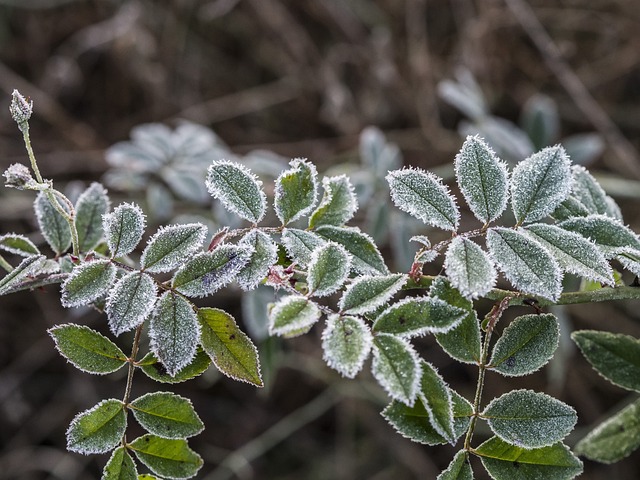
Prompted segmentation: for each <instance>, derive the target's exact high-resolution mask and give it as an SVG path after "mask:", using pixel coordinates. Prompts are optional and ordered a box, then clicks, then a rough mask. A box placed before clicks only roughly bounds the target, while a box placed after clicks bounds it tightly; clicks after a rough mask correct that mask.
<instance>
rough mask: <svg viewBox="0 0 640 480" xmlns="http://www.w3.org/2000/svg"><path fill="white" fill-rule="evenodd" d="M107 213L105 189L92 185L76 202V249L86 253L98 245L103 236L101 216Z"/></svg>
mask: <svg viewBox="0 0 640 480" xmlns="http://www.w3.org/2000/svg"><path fill="white" fill-rule="evenodd" d="M108 211H109V197H108V196H107V191H106V190H105V188H104V187H103V186H102V185H101V184H99V183H97V182H94V183H92V184H91V185H90V186H89V188H87V189H86V190H85V191H84V192H82V194H80V196H79V197H78V201H77V202H76V218H75V224H76V230H77V231H78V247H79V249H80V251H81V252H88V251H89V250H92V249H93V248H95V247H96V245H98V243H100V240H102V237H103V235H104V231H103V230H102V216H103V215H105V214H106V213H107V212H108Z"/></svg>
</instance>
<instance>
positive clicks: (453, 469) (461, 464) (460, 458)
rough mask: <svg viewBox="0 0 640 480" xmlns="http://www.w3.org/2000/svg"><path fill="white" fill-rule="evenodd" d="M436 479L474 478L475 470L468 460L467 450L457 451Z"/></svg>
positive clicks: (464, 479)
mask: <svg viewBox="0 0 640 480" xmlns="http://www.w3.org/2000/svg"><path fill="white" fill-rule="evenodd" d="M436 480H473V471H472V470H471V465H470V464H469V462H468V461H467V452H466V450H460V451H459V452H458V453H456V454H455V456H454V457H453V460H451V463H450V464H449V466H448V467H447V469H446V470H443V471H442V472H441V473H440V475H438V477H437V478H436Z"/></svg>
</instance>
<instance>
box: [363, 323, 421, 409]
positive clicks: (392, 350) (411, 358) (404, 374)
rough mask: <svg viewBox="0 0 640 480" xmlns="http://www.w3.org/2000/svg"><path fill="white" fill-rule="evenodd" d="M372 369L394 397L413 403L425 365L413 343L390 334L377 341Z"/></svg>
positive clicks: (410, 404)
mask: <svg viewBox="0 0 640 480" xmlns="http://www.w3.org/2000/svg"><path fill="white" fill-rule="evenodd" d="M371 371H372V373H373V376H374V377H375V378H376V380H377V381H378V383H379V384H380V385H381V386H382V388H384V389H385V390H386V392H387V393H388V394H389V396H390V397H391V398H393V399H394V400H399V401H401V402H403V403H405V404H406V405H408V406H413V405H414V403H415V400H416V396H417V394H418V389H419V387H420V377H421V375H422V365H421V363H420V358H419V357H418V354H417V353H416V351H415V350H414V349H413V347H412V346H411V344H410V343H409V342H408V341H407V340H405V339H402V338H398V337H395V336H393V335H389V334H386V333H381V334H378V335H376V336H375V337H374V340H373V362H372V365H371Z"/></svg>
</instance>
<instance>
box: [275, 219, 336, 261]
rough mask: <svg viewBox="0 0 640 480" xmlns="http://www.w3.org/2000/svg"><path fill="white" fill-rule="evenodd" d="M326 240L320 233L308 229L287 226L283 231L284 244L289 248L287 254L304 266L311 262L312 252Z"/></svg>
mask: <svg viewBox="0 0 640 480" xmlns="http://www.w3.org/2000/svg"><path fill="white" fill-rule="evenodd" d="M325 242H326V240H324V239H323V238H322V237H320V236H319V235H317V234H315V233H313V232H307V231H306V230H299V229H297V228H285V229H284V230H283V232H282V244H283V245H284V248H285V249H286V250H287V255H288V256H289V257H290V258H291V260H293V261H294V262H295V263H297V264H298V265H300V266H302V267H306V266H307V265H308V264H309V261H310V260H311V253H313V251H314V250H315V249H316V248H318V247H319V246H321V245H324V244H325Z"/></svg>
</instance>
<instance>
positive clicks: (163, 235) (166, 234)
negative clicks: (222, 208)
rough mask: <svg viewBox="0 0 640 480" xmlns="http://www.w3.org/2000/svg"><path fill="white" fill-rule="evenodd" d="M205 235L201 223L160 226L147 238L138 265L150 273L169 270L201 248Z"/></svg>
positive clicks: (204, 229) (204, 228) (205, 231)
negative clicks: (147, 241) (147, 240)
mask: <svg viewBox="0 0 640 480" xmlns="http://www.w3.org/2000/svg"><path fill="white" fill-rule="evenodd" d="M206 235H207V227H205V226H204V225H202V224H201V223H188V224H186V225H169V226H168V227H161V228H159V229H158V231H157V232H156V233H155V234H154V235H153V236H152V237H151V238H150V239H149V243H148V244H147V246H146V248H145V249H144V251H143V252H142V257H141V258H140V266H141V267H142V269H143V270H146V271H147V272H150V273H161V272H169V271H171V270H173V269H174V268H176V267H177V266H179V265H180V264H181V263H182V262H183V261H184V260H186V259H187V258H189V257H190V256H191V254H192V253H194V252H195V251H196V250H198V249H199V248H201V247H202V244H203V243H204V239H205V236H206Z"/></svg>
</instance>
